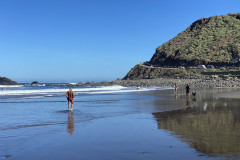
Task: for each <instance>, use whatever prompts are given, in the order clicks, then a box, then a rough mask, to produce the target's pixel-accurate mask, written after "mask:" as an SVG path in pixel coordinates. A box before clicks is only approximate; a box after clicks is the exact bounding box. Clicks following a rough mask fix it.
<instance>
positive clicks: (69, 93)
mask: <svg viewBox="0 0 240 160" xmlns="http://www.w3.org/2000/svg"><path fill="white" fill-rule="evenodd" d="M66 97H67V100H68V110H69V111H70V103H71V104H72V107H71V111H73V100H74V92H73V90H72V88H70V89H69V91H67V93H66Z"/></svg>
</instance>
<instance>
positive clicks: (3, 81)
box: [0, 77, 18, 85]
mask: <svg viewBox="0 0 240 160" xmlns="http://www.w3.org/2000/svg"><path fill="white" fill-rule="evenodd" d="M0 85H18V83H17V82H15V81H12V80H11V79H9V78H6V77H0Z"/></svg>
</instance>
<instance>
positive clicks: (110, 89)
mask: <svg viewBox="0 0 240 160" xmlns="http://www.w3.org/2000/svg"><path fill="white" fill-rule="evenodd" d="M166 89H171V87H141V88H139V89H138V90H137V89H135V88H133V87H123V86H104V87H95V88H73V91H74V92H75V94H109V93H126V92H143V91H151V90H166ZM68 90H69V89H68V88H65V89H63V88H52V89H32V90H26V89H25V90H24V89H18V90H2V91H1V90H0V96H8V95H22V96H24V95H26V96H32V95H34V96H40V95H41V96H54V95H55V96H56V95H64V94H65V93H66V92H67V91H68Z"/></svg>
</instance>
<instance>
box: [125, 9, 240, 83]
mask: <svg viewBox="0 0 240 160" xmlns="http://www.w3.org/2000/svg"><path fill="white" fill-rule="evenodd" d="M239 58H240V13H237V14H228V15H220V16H213V17H210V18H202V19H199V20H197V21H195V22H194V23H192V24H191V25H190V26H189V27H188V28H187V29H186V30H185V31H183V32H181V33H179V34H178V35H177V36H176V37H174V38H173V39H171V40H169V41H168V42H166V43H164V44H162V45H161V46H159V47H158V48H157V49H156V52H155V54H154V55H153V57H152V58H151V60H150V61H149V62H147V63H145V64H146V65H148V66H154V67H176V66H180V65H181V66H196V65H199V64H213V65H217V66H221V65H231V64H236V63H237V64H239V62H238V60H239ZM134 68H138V67H134ZM133 72H137V71H131V73H133ZM127 78H128V75H126V77H125V79H127Z"/></svg>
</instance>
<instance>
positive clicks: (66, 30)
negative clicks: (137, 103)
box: [0, 0, 240, 82]
mask: <svg viewBox="0 0 240 160" xmlns="http://www.w3.org/2000/svg"><path fill="white" fill-rule="evenodd" d="M239 6H240V1H239V0H201V1H194V0H0V60H1V62H0V76H5V77H9V78H11V79H12V80H15V81H17V82H31V81H34V80H38V81H39V82H86V81H101V80H115V79H117V78H122V77H124V76H125V75H126V73H127V72H128V71H129V70H130V69H131V68H132V67H134V65H136V64H137V63H139V62H142V61H148V60H150V59H151V57H152V55H153V54H154V52H155V49H156V48H157V47H158V46H160V45H161V44H163V43H164V42H167V41H168V40H170V39H171V38H173V37H175V36H176V35H177V34H178V33H180V32H182V31H184V30H185V29H186V28H187V27H188V26H189V25H191V23H193V22H194V21H196V20H197V19H200V18H204V17H210V16H215V15H223V14H228V13H230V12H231V13H238V12H240V10H239Z"/></svg>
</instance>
